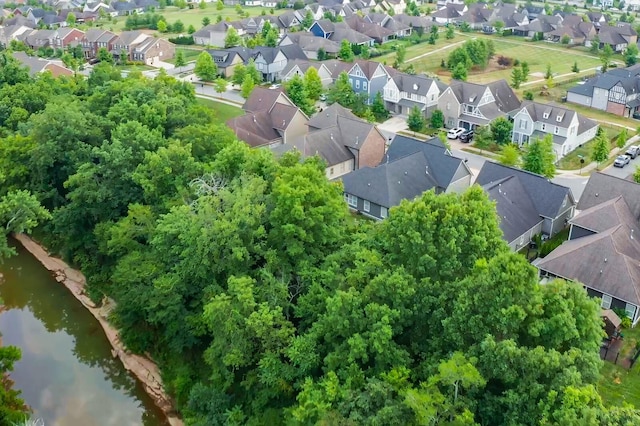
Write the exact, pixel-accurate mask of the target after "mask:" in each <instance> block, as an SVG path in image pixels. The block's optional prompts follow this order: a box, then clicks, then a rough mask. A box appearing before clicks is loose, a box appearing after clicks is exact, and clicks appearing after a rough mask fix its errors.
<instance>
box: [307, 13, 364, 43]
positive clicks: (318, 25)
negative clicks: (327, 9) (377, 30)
mask: <svg viewBox="0 0 640 426" xmlns="http://www.w3.org/2000/svg"><path fill="white" fill-rule="evenodd" d="M309 32H310V33H311V34H313V35H315V36H316V37H322V38H326V39H329V40H332V41H335V42H337V43H341V42H342V40H347V41H348V42H349V43H351V45H353V46H364V45H368V46H372V47H373V45H374V43H375V41H374V39H373V38H372V37H369V36H368V35H366V34H362V33H360V32H358V31H356V30H354V29H351V27H349V25H347V23H345V22H335V23H334V22H331V21H330V20H328V19H321V20H319V21H316V22H314V23H313V25H311V28H309Z"/></svg>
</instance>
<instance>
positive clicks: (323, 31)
mask: <svg viewBox="0 0 640 426" xmlns="http://www.w3.org/2000/svg"><path fill="white" fill-rule="evenodd" d="M309 31H310V32H312V33H313V35H314V36H316V37H322V38H330V37H331V35H332V34H333V32H334V31H335V25H334V24H333V22H331V21H330V20H328V19H321V20H319V21H316V22H314V23H313V25H311V28H309Z"/></svg>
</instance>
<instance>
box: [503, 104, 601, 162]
mask: <svg viewBox="0 0 640 426" xmlns="http://www.w3.org/2000/svg"><path fill="white" fill-rule="evenodd" d="M597 131H598V123H596V122H595V121H593V120H590V119H588V118H587V117H585V116H583V115H580V114H578V113H577V112H575V111H572V110H570V109H567V108H563V107H560V106H557V105H553V104H540V103H537V102H532V101H524V102H523V103H522V107H521V109H520V110H519V111H518V112H516V113H515V114H514V115H513V134H512V137H511V140H512V141H513V142H514V143H517V144H518V145H519V146H522V145H524V144H527V143H528V142H529V141H530V140H532V139H543V138H544V137H545V136H546V135H551V136H552V137H553V151H554V152H555V155H556V160H559V159H561V158H562V157H564V156H565V155H567V154H568V153H570V152H571V151H573V150H574V149H576V148H577V147H578V146H580V145H582V144H583V143H586V142H588V141H590V140H591V139H593V138H594V137H595V136H596V133H597Z"/></svg>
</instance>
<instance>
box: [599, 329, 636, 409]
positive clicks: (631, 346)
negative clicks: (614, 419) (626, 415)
mask: <svg viewBox="0 0 640 426" xmlns="http://www.w3.org/2000/svg"><path fill="white" fill-rule="evenodd" d="M622 334H623V335H624V343H625V344H624V347H623V348H622V350H621V354H620V358H621V359H622V358H623V357H631V356H633V354H634V352H635V346H636V344H637V343H638V342H640V327H635V328H631V329H624V330H623V331H622ZM598 393H599V394H600V396H602V400H603V401H604V403H605V404H606V405H609V406H614V405H617V406H620V405H622V403H623V402H627V403H629V404H632V405H634V406H635V407H636V408H640V364H636V365H634V366H633V368H631V370H627V369H625V368H622V367H620V366H618V365H615V364H613V363H610V362H605V363H604V365H603V366H602V369H601V370H600V380H599V381H598Z"/></svg>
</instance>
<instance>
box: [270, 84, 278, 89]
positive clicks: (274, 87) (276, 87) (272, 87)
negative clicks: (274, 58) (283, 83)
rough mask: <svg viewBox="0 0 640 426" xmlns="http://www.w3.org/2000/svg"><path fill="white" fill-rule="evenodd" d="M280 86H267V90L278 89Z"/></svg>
mask: <svg viewBox="0 0 640 426" xmlns="http://www.w3.org/2000/svg"><path fill="white" fill-rule="evenodd" d="M279 88H280V85H279V84H272V85H271V86H269V89H272V90H273V89H279Z"/></svg>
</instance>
